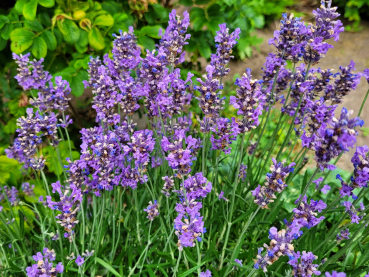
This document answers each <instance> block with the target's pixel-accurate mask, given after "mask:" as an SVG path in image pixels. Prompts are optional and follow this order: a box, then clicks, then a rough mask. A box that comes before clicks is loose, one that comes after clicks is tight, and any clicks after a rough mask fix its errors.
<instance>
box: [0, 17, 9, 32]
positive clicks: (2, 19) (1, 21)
mask: <svg viewBox="0 0 369 277" xmlns="http://www.w3.org/2000/svg"><path fill="white" fill-rule="evenodd" d="M5 23H10V20H9V18H8V17H6V16H5V15H0V29H1V28H2V27H4V25H5Z"/></svg>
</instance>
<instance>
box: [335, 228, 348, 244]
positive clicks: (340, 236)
mask: <svg viewBox="0 0 369 277" xmlns="http://www.w3.org/2000/svg"><path fill="white" fill-rule="evenodd" d="M349 236H350V230H349V229H345V230H342V231H341V232H340V233H338V234H337V243H340V242H341V241H342V240H347V239H350V237H349Z"/></svg>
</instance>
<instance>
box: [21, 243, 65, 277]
mask: <svg viewBox="0 0 369 277" xmlns="http://www.w3.org/2000/svg"><path fill="white" fill-rule="evenodd" d="M43 253H44V255H42V254H41V252H38V253H37V254H36V255H34V256H33V259H34V260H35V262H37V263H36V264H33V265H32V266H29V267H27V268H26V271H27V276H28V277H56V276H57V274H58V273H63V271H64V266H63V264H62V263H58V264H57V265H56V266H55V267H54V265H53V263H52V261H54V260H55V251H54V250H49V249H47V248H44V250H43Z"/></svg>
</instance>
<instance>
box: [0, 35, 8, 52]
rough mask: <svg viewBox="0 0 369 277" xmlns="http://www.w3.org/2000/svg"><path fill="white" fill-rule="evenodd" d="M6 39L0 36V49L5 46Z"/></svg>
mask: <svg viewBox="0 0 369 277" xmlns="http://www.w3.org/2000/svg"><path fill="white" fill-rule="evenodd" d="M6 44H7V41H6V40H5V39H3V38H2V37H0V51H1V50H3V49H4V48H5V47H6Z"/></svg>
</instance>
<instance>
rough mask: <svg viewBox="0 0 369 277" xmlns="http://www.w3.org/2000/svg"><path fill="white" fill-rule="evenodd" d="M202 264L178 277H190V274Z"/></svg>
mask: <svg viewBox="0 0 369 277" xmlns="http://www.w3.org/2000/svg"><path fill="white" fill-rule="evenodd" d="M203 264H204V263H202V264H200V265H197V266H195V267H193V268H191V269H189V270H187V271H185V272H183V273H182V274H181V275H179V277H186V276H188V275H190V274H191V273H192V272H194V271H195V270H197V269H198V268H199V267H201V266H203Z"/></svg>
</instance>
